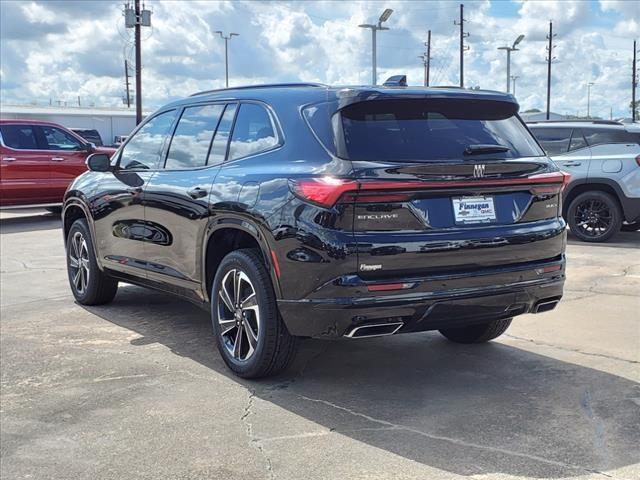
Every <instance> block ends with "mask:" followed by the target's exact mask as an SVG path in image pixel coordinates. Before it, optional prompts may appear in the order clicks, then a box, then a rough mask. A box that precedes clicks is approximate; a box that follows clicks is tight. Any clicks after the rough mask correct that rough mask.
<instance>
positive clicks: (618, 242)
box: [567, 231, 640, 248]
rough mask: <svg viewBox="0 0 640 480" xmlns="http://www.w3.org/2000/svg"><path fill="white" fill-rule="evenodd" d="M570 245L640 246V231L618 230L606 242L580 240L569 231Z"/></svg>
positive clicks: (568, 239)
mask: <svg viewBox="0 0 640 480" xmlns="http://www.w3.org/2000/svg"><path fill="white" fill-rule="evenodd" d="M567 241H568V243H569V245H580V246H585V247H618V248H640V231H638V232H618V233H616V234H615V235H614V236H613V237H611V238H610V239H609V240H607V241H606V242H602V243H589V242H583V241H582V240H579V239H578V238H577V237H576V236H575V235H572V234H571V232H569V234H568V236H567Z"/></svg>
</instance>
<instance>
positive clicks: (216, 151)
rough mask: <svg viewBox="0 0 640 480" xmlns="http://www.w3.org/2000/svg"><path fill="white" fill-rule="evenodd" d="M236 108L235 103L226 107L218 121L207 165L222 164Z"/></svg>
mask: <svg viewBox="0 0 640 480" xmlns="http://www.w3.org/2000/svg"><path fill="white" fill-rule="evenodd" d="M237 108H238V106H237V105H236V104H235V103H232V104H230V105H227V107H226V108H225V110H224V114H223V115H222V119H221V120H220V125H218V129H217V130H216V136H215V137H214V139H213V145H211V152H210V153H209V162H208V163H209V165H214V164H216V163H220V162H224V159H225V156H226V154H227V144H228V143H229V132H230V131H231V126H232V125H233V118H234V117H235V115H236V109H237Z"/></svg>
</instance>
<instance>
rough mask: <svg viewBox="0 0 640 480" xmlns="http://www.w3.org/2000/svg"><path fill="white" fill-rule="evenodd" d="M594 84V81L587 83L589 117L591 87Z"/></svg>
mask: <svg viewBox="0 0 640 480" xmlns="http://www.w3.org/2000/svg"><path fill="white" fill-rule="evenodd" d="M594 85H595V83H593V82H589V83H587V118H591V87H593V86H594Z"/></svg>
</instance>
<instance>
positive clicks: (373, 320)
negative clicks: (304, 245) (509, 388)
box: [278, 256, 565, 338]
mask: <svg viewBox="0 0 640 480" xmlns="http://www.w3.org/2000/svg"><path fill="white" fill-rule="evenodd" d="M564 280H565V259H564V256H560V257H558V258H555V259H551V260H547V261H539V262H528V263H523V264H517V265H511V266H507V267H496V268H491V269H483V270H476V271H474V272H457V273H453V274H447V275H434V276H429V277H422V278H409V279H407V278H403V279H398V280H395V282H402V283H404V284H406V285H408V286H407V287H406V289H403V290H400V291H392V292H375V293H374V292H371V291H369V289H370V288H371V286H372V285H380V283H381V282H366V281H364V280H362V279H360V277H358V276H357V275H352V276H345V277H340V278H338V279H336V280H335V281H333V282H331V283H329V284H325V285H324V286H323V287H321V288H320V289H319V290H318V291H316V292H315V293H314V295H313V297H314V298H306V299H303V300H279V301H278V307H279V309H280V313H281V315H282V318H283V320H284V322H285V324H286V326H287V328H288V330H289V332H290V333H291V334H292V335H298V336H307V337H324V338H335V337H341V336H344V335H347V334H349V333H350V332H352V331H353V329H354V328H355V327H359V326H363V325H368V324H376V325H378V324H384V323H400V322H401V323H402V327H401V328H399V329H397V333H405V332H416V331H424V330H437V329H440V328H445V327H454V326H462V325H467V324H473V323H482V322H486V321H490V320H495V319H499V318H509V317H513V316H516V315H521V314H524V313H530V312H534V311H535V310H536V308H537V306H538V305H539V304H542V303H544V302H548V301H555V300H559V299H560V298H561V297H562V293H563V286H564ZM384 283H385V284H387V283H394V280H393V279H386V280H385V281H384ZM327 293H331V296H330V297H327V296H326V295H323V294H327Z"/></svg>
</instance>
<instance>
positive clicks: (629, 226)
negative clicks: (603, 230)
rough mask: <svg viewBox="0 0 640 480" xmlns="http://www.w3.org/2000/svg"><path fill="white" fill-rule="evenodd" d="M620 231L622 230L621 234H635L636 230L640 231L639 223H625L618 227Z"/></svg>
mask: <svg viewBox="0 0 640 480" xmlns="http://www.w3.org/2000/svg"><path fill="white" fill-rule="evenodd" d="M620 230H622V231H623V232H637V231H638V230H640V221H638V222H632V223H625V224H624V225H622V227H620Z"/></svg>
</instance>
